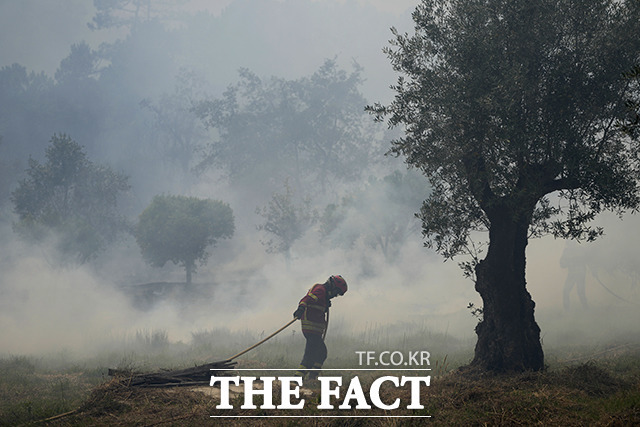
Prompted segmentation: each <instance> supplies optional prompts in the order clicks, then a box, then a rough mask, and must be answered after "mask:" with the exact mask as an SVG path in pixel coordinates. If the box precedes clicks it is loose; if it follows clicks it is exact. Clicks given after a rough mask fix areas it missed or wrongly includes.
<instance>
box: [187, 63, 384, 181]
mask: <svg viewBox="0 0 640 427" xmlns="http://www.w3.org/2000/svg"><path fill="white" fill-rule="evenodd" d="M361 71H362V70H361V68H360V67H358V66H357V65H355V66H354V70H353V72H351V73H347V72H346V71H344V70H341V69H340V68H339V67H338V65H337V64H336V62H335V61H333V60H327V61H325V63H324V64H323V65H322V66H321V67H320V68H319V69H318V70H317V71H316V72H315V73H314V74H312V75H311V76H309V77H303V78H300V79H297V80H285V79H282V78H276V77H272V78H270V79H261V78H260V77H258V76H257V75H255V74H254V73H252V72H250V71H249V70H246V69H243V70H241V71H240V81H239V82H238V83H237V84H235V85H231V86H229V88H228V89H227V90H226V91H225V93H224V94H223V96H222V98H217V99H209V100H206V101H202V102H199V103H197V105H196V107H195V112H196V114H198V116H199V117H200V118H201V119H202V120H203V122H204V123H205V124H206V126H207V127H208V128H209V129H210V130H211V131H212V132H213V134H214V140H213V142H212V143H211V144H210V145H209V147H208V148H207V150H206V155H205V158H204V160H203V162H202V166H203V167H208V166H215V167H219V168H221V169H222V170H223V171H225V172H226V173H227V175H228V177H229V180H230V181H231V182H232V183H234V184H240V185H245V186H248V187H251V188H256V187H260V188H264V187H263V186H264V185H265V184H266V183H271V184H272V185H271V188H270V189H271V190H273V191H275V190H276V188H275V186H276V185H278V184H279V183H281V182H283V181H284V180H286V179H288V178H290V180H291V184H292V185H293V186H294V187H296V189H298V190H304V191H307V192H309V191H312V190H313V191H318V190H320V191H325V190H327V187H328V186H329V185H330V184H332V183H334V182H336V181H349V180H353V179H354V178H356V177H358V176H359V175H360V172H361V171H362V170H363V168H364V167H365V166H366V165H367V161H368V160H369V159H370V158H371V152H372V150H373V149H374V148H375V144H373V143H372V141H373V140H374V138H373V137H372V132H371V129H370V127H371V124H369V125H367V121H366V119H367V116H366V114H365V113H364V111H363V106H364V105H365V104H366V101H365V99H364V98H363V96H362V94H361V93H360V91H359V86H360V85H361V83H362V77H361ZM369 123H370V121H369Z"/></svg>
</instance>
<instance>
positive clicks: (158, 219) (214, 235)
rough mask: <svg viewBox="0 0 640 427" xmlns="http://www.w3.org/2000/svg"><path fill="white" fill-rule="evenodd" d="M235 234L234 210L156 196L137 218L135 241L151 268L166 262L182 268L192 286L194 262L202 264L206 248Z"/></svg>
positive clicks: (210, 202)
mask: <svg viewBox="0 0 640 427" xmlns="http://www.w3.org/2000/svg"><path fill="white" fill-rule="evenodd" d="M234 231H235V225H234V218H233V210H232V209H231V207H230V206H229V205H228V204H227V203H224V202H222V201H220V200H211V199H198V198H195V197H187V196H174V195H159V196H155V197H154V198H153V200H152V201H151V204H149V206H148V207H147V208H146V209H145V210H144V211H143V212H142V214H140V217H139V220H138V225H137V227H136V230H135V237H136V241H137V242H138V246H140V250H141V252H142V255H143V257H144V258H145V260H146V261H147V262H148V263H149V264H150V265H152V266H154V267H163V266H164V265H165V264H166V263H167V261H171V262H173V263H174V264H176V265H180V266H181V267H183V268H184V269H185V271H186V274H187V284H191V277H192V274H193V273H194V272H195V270H196V262H197V261H199V262H200V263H201V264H205V263H206V261H207V259H208V258H209V253H208V252H207V251H206V250H207V248H208V247H210V246H215V244H216V243H217V241H218V240H219V239H228V238H230V237H231V236H233V233H234Z"/></svg>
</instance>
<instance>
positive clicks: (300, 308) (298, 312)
mask: <svg viewBox="0 0 640 427" xmlns="http://www.w3.org/2000/svg"><path fill="white" fill-rule="evenodd" d="M303 314H304V306H303V305H300V306H298V309H297V310H296V311H294V312H293V317H295V318H296V319H302V315H303Z"/></svg>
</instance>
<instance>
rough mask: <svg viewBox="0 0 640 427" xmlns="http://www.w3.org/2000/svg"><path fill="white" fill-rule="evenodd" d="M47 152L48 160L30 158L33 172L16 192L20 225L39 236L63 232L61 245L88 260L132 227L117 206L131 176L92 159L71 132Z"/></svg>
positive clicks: (25, 231) (14, 198) (13, 197)
mask: <svg viewBox="0 0 640 427" xmlns="http://www.w3.org/2000/svg"><path fill="white" fill-rule="evenodd" d="M45 157H46V162H45V163H44V164H41V163H40V162H38V161H37V160H34V159H29V169H27V171H26V173H27V178H25V179H23V180H22V181H20V182H19V184H18V187H17V188H16V189H15V190H14V191H13V192H12V193H11V200H12V202H13V205H14V211H15V213H16V214H18V217H19V222H18V223H16V224H15V225H14V228H15V230H16V231H17V232H18V233H20V234H21V235H23V236H28V237H30V238H33V239H35V240H36V241H42V240H43V239H45V238H46V236H47V235H48V234H49V232H51V231H54V232H57V233H58V235H59V237H60V239H59V241H58V249H60V250H61V252H62V253H64V254H67V255H73V256H75V257H76V258H77V260H78V261H79V262H81V263H83V262H86V261H88V260H89V259H91V258H93V257H95V256H96V255H97V254H98V253H99V252H100V251H101V250H102V249H104V248H105V247H106V245H107V244H108V243H110V242H112V241H113V240H114V238H115V237H116V236H117V235H118V234H119V233H120V232H122V231H124V230H125V229H126V222H125V220H124V218H123V217H122V216H120V215H118V213H117V210H116V207H117V198H118V196H119V195H120V193H122V192H124V191H126V190H128V189H129V184H128V178H127V177H126V176H124V175H120V174H118V173H115V172H113V171H112V170H111V169H110V168H109V167H107V166H102V165H97V164H94V163H93V162H91V161H90V160H89V159H88V158H87V155H86V154H85V152H84V150H83V148H82V146H80V145H79V144H78V143H77V142H75V141H73V140H72V139H71V138H70V137H69V136H67V135H54V136H53V138H51V145H50V146H49V147H48V148H47V150H46V153H45Z"/></svg>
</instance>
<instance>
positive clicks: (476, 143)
mask: <svg viewBox="0 0 640 427" xmlns="http://www.w3.org/2000/svg"><path fill="white" fill-rule="evenodd" d="M412 16H413V20H414V22H415V32H414V33H413V34H400V33H398V32H397V31H396V30H392V31H393V33H394V36H395V38H394V39H393V40H392V42H391V47H388V48H387V49H386V51H387V54H388V56H389V58H390V60H391V63H392V64H393V66H394V68H395V70H396V71H397V72H399V73H400V77H399V78H398V81H397V84H395V85H394V86H393V89H394V90H395V92H396V94H395V98H394V100H393V101H392V102H391V103H390V104H389V105H386V106H383V105H380V104H377V105H374V106H371V107H369V110H370V111H371V112H373V113H374V114H376V117H377V119H379V120H383V119H385V118H388V124H389V125H390V126H392V127H395V126H403V127H404V130H405V132H404V135H403V136H402V137H400V138H398V139H396V140H394V141H393V142H392V148H391V151H392V152H393V153H395V154H397V155H399V156H404V157H405V158H406V161H407V163H409V164H411V165H413V166H415V167H417V168H419V169H420V170H421V171H422V172H423V173H424V175H426V177H427V178H428V179H429V181H430V182H431V184H432V188H433V192H432V193H431V195H430V197H429V198H428V199H427V200H426V201H425V202H424V204H423V207H422V208H421V211H420V213H419V216H420V218H421V219H422V224H423V225H422V227H423V234H424V236H425V240H426V244H427V245H428V246H432V247H435V249H437V250H438V251H439V252H440V253H441V254H442V255H444V256H445V257H447V258H451V257H454V256H456V255H459V254H461V253H464V252H465V250H466V249H468V248H469V247H470V243H471V240H470V237H471V235H472V233H474V232H476V231H478V230H480V231H484V232H488V249H487V252H486V254H481V255H483V256H484V259H481V260H480V259H479V258H480V256H479V257H478V259H477V262H476V263H475V265H474V269H473V272H474V273H475V288H476V290H477V291H478V292H479V294H480V296H481V297H482V300H483V307H482V309H483V318H482V320H481V321H480V322H479V324H478V325H477V327H476V333H477V335H478V341H477V344H476V348H475V357H474V359H473V362H472V366H475V367H478V368H480V369H484V370H493V371H521V370H539V369H542V368H543V366H544V356H543V351H542V346H541V342H540V328H539V327H538V324H537V323H536V321H535V317H534V306H535V304H534V302H533V300H532V298H531V295H530V294H529V292H528V291H527V288H526V280H525V263H526V259H525V253H526V247H527V242H528V239H529V238H530V237H531V236H536V235H541V234H543V233H549V232H551V233H553V234H554V235H556V236H559V237H563V238H574V239H587V240H589V239H593V238H595V237H597V235H598V234H599V233H600V230H599V229H597V228H594V227H592V226H591V225H590V223H589V222H590V220H592V219H593V218H594V217H595V216H596V215H597V214H598V213H599V212H601V211H603V210H613V211H616V212H618V213H621V212H622V211H624V210H627V209H631V210H635V209H637V208H638V206H639V204H640V198H639V194H638V173H639V172H640V170H639V166H640V165H639V162H638V159H639V157H638V155H639V154H640V153H639V152H638V145H637V139H633V138H632V137H631V136H629V134H628V133H624V132H622V131H621V129H620V128H619V126H617V125H616V123H620V122H621V121H624V118H625V117H628V109H627V107H626V106H625V100H626V99H629V98H633V95H632V94H631V93H630V91H632V90H637V86H634V85H633V84H631V80H630V79H627V78H624V76H623V74H624V73H625V72H628V71H629V70H631V69H633V64H635V63H637V61H638V58H639V56H640V37H638V34H640V2H638V1H637V0H628V1H625V0H620V1H617V0H588V1H587V0H540V1H534V2H532V1H528V0H445V1H442V0H423V1H422V2H421V3H420V4H419V5H418V6H417V7H416V9H415V11H414V12H413V15H412ZM636 136H637V135H636Z"/></svg>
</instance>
